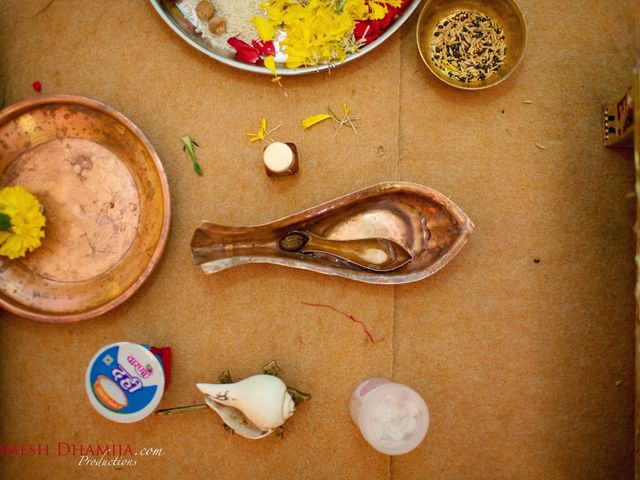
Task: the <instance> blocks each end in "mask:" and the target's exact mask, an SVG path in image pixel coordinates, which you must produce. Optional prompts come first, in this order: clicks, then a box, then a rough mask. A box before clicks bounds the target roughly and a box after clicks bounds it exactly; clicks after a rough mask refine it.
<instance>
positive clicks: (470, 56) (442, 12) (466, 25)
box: [417, 0, 526, 90]
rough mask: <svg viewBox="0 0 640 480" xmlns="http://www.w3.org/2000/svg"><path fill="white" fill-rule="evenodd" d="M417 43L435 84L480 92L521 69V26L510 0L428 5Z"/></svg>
mask: <svg viewBox="0 0 640 480" xmlns="http://www.w3.org/2000/svg"><path fill="white" fill-rule="evenodd" d="M417 37H418V48H419V50H420V55H421V56H422V59H423V61H424V62H425V64H426V65H427V66H428V67H429V69H430V70H431V71H432V72H433V73H434V74H435V75H436V76H437V77H438V78H440V79H441V80H442V81H444V82H446V83H448V84H449V85H452V86H454V87H458V88H463V89H467V90H472V89H482V88H487V87H490V86H492V85H496V84H498V83H500V82H501V81H502V80H504V79H505V78H507V77H508V76H509V75H510V74H511V73H512V72H513V70H514V69H515V68H516V67H517V65H518V64H519V63H520V60H521V59H522V56H523V54H524V49H525V45H526V26H525V23H524V18H523V16H522V13H521V12H520V9H519V8H518V6H517V5H516V4H515V2H514V1H513V0H492V1H489V0H429V1H428V2H427V3H426V4H425V6H424V8H423V10H422V13H421V14H420V18H419V20H418V30H417Z"/></svg>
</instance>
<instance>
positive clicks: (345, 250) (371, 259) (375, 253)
mask: <svg viewBox="0 0 640 480" xmlns="http://www.w3.org/2000/svg"><path fill="white" fill-rule="evenodd" d="M280 248H281V249H282V250H284V251H285V252H300V253H324V254H328V255H331V256H333V257H336V258H339V259H342V260H346V261H348V262H349V263H352V264H353V265H355V266H357V267H360V268H363V269H365V270H372V271H374V272H391V271H392V270H396V269H398V268H400V267H401V266H403V265H404V264H405V263H407V262H408V261H409V260H411V259H412V258H413V257H412V256H411V254H410V253H409V252H408V251H407V250H406V249H405V248H404V247H403V246H402V245H400V244H398V243H396V242H394V241H392V240H388V239H386V238H362V239H357V240H329V239H327V238H322V237H318V236H317V235H314V234H312V233H311V232H308V231H294V232H290V233H288V234H286V235H285V236H284V237H282V238H281V239H280Z"/></svg>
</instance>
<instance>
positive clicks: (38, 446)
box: [0, 442, 165, 467]
mask: <svg viewBox="0 0 640 480" xmlns="http://www.w3.org/2000/svg"><path fill="white" fill-rule="evenodd" d="M164 454H165V452H164V450H163V449H162V448H154V447H145V448H134V447H133V446H131V445H129V444H128V443H104V444H102V443H74V442H56V443H0V457H36V456H37V457H42V456H57V457H71V458H76V459H77V461H78V465H79V466H90V467H122V466H125V467H126V466H129V467H134V466H136V465H137V464H138V460H139V459H140V457H160V456H162V455H164Z"/></svg>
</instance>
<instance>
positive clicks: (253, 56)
mask: <svg viewBox="0 0 640 480" xmlns="http://www.w3.org/2000/svg"><path fill="white" fill-rule="evenodd" d="M227 43H228V44H229V45H231V46H232V47H233V48H235V49H236V59H237V60H240V61H241V62H245V63H256V62H257V61H258V60H260V51H259V50H258V49H257V48H255V47H252V46H251V45H249V44H248V43H246V42H243V41H242V40H240V39H239V38H237V37H231V38H230V39H229V40H227Z"/></svg>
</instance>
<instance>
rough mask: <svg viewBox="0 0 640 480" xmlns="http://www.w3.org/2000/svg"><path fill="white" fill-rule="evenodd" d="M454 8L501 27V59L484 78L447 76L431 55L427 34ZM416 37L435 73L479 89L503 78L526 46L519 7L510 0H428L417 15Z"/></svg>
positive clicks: (463, 86) (465, 87) (450, 82)
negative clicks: (479, 14) (503, 47)
mask: <svg viewBox="0 0 640 480" xmlns="http://www.w3.org/2000/svg"><path fill="white" fill-rule="evenodd" d="M457 10H473V11H479V12H482V13H484V14H485V15H488V16H490V17H491V18H493V19H494V20H496V22H497V23H498V24H500V25H501V26H502V28H503V29H504V32H505V42H506V46H507V50H506V57H505V60H504V63H503V64H502V65H501V66H500V69H499V70H498V71H497V72H496V73H495V74H493V75H492V76H490V77H489V78H487V79H486V80H481V81H478V82H474V83H471V84H470V83H465V82H462V81H460V80H458V79H456V78H450V77H449V76H448V75H447V74H446V73H445V72H443V71H442V70H440V69H439V68H438V67H437V66H436V65H435V64H434V62H433V60H432V59H431V34H432V33H433V31H434V29H435V28H436V26H437V25H438V23H439V22H440V20H442V19H443V18H444V17H446V16H448V15H449V14H451V13H453V12H455V11H457ZM416 38H417V42H418V50H419V51H420V56H421V57H422V61H423V62H424V63H425V65H426V66H427V67H428V68H429V70H430V71H431V73H433V74H434V75H435V76H436V77H438V78H439V79H440V80H442V81H443V82H445V83H446V84H447V85H451V86H452V87H456V88H460V89H463V90H482V89H484V88H489V87H493V86H494V85H498V84H499V83H501V82H503V81H504V80H506V79H507V78H508V77H509V75H511V74H512V73H513V71H514V70H515V69H516V67H517V66H518V65H519V64H520V62H521V61H522V57H523V56H524V51H525V49H526V46H527V25H526V23H525V21H524V15H523V14H522V11H521V10H520V7H518V4H517V3H516V2H515V1H514V0H428V1H427V2H426V3H425V5H424V7H423V8H422V12H420V17H418V28H417V31H416Z"/></svg>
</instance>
